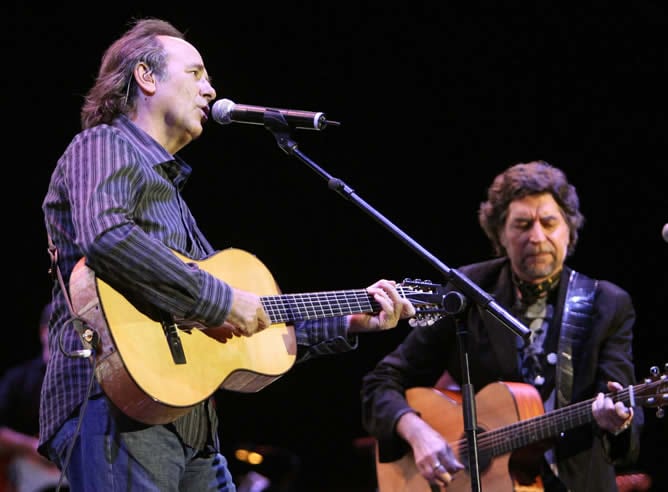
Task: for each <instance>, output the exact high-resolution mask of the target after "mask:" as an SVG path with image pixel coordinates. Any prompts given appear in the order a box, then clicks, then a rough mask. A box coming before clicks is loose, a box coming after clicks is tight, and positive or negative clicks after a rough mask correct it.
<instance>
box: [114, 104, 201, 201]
mask: <svg viewBox="0 0 668 492" xmlns="http://www.w3.org/2000/svg"><path fill="white" fill-rule="evenodd" d="M112 125H113V126H114V127H115V128H117V129H118V130H119V131H121V132H122V133H123V134H124V135H126V137H127V138H128V139H129V140H130V141H131V142H132V144H133V145H134V146H135V147H136V148H137V149H138V151H139V152H140V153H141V154H142V156H143V157H144V158H145V159H146V162H147V163H148V164H149V165H150V166H153V167H160V168H161V169H162V170H163V171H164V172H165V173H166V174H167V176H168V178H169V179H170V180H171V181H172V182H173V183H174V184H175V185H176V186H177V187H178V188H179V189H181V188H182V187H183V185H185V183H186V181H187V180H188V178H189V177H190V174H191V173H192V168H191V167H190V166H189V165H188V164H187V163H186V162H185V161H184V160H183V159H182V158H181V157H179V156H178V155H172V154H170V153H169V152H167V150H166V149H165V148H164V147H163V146H162V145H160V144H159V143H158V142H156V141H155V139H154V138H153V137H151V136H150V135H149V134H148V133H146V132H145V131H144V130H142V129H141V128H139V127H138V126H137V125H135V124H134V123H133V122H132V121H131V120H130V118H128V117H127V116H126V115H124V114H121V115H119V116H118V117H117V118H116V119H115V120H114V121H113V123H112Z"/></svg>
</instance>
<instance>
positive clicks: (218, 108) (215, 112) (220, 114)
mask: <svg viewBox="0 0 668 492" xmlns="http://www.w3.org/2000/svg"><path fill="white" fill-rule="evenodd" d="M233 109H234V102H233V101H230V100H229V99H219V100H218V101H216V102H215V103H213V107H212V108H211V116H213V119H214V121H215V122H216V123H220V124H221V125H227V124H228V123H232V116H231V115H232V110H233Z"/></svg>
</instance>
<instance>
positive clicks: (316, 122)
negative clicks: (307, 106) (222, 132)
mask: <svg viewBox="0 0 668 492" xmlns="http://www.w3.org/2000/svg"><path fill="white" fill-rule="evenodd" d="M271 111H273V112H278V113H280V114H281V115H283V118H285V121H287V122H288V124H289V125H290V126H292V127H293V128H302V129H304V130H324V129H325V128H326V127H327V126H328V125H329V126H339V125H340V124H341V123H339V122H338V121H328V120H327V118H326V117H325V113H316V112H312V111H299V110H296V109H276V108H264V107H262V106H249V105H247V104H236V103H234V102H233V101H230V100H229V99H220V100H218V101H216V102H215V103H214V104H213V107H212V108H211V115H212V116H213V119H214V120H215V121H216V122H217V123H220V124H221V125H227V124H229V123H232V122H236V123H248V124H251V125H264V117H265V114H266V113H267V112H271Z"/></svg>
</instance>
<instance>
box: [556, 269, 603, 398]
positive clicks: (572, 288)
mask: <svg viewBox="0 0 668 492" xmlns="http://www.w3.org/2000/svg"><path fill="white" fill-rule="evenodd" d="M597 286H598V280H594V279H592V278H589V277H587V276H586V275H583V274H582V273H578V272H576V271H575V270H573V271H572V272H571V275H570V278H569V279H568V290H567V292H566V299H565V302H564V313H563V319H562V322H561V336H560V337H559V347H558V351H557V353H558V354H559V358H558V362H557V372H556V389H557V406H558V407H565V406H566V405H569V404H570V402H571V397H572V395H573V354H574V353H580V349H581V346H582V343H583V342H584V340H585V338H586V337H587V335H588V333H589V329H590V327H591V325H592V319H593V309H594V298H595V296H596V288H597Z"/></svg>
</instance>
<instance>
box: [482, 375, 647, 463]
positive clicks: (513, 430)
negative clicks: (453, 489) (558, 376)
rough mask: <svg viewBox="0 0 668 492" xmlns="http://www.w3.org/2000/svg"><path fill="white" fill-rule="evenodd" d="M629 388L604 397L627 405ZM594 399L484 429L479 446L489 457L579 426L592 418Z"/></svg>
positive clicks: (628, 402)
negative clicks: (492, 428) (485, 430)
mask: <svg viewBox="0 0 668 492" xmlns="http://www.w3.org/2000/svg"><path fill="white" fill-rule="evenodd" d="M639 386H641V385H638V386H636V387H633V390H636V389H637V388H638V387H639ZM631 391H632V390H631V389H629V388H626V389H624V390H621V391H619V392H617V393H610V394H608V395H607V396H609V397H610V398H612V399H613V401H615V402H618V401H621V402H623V403H624V404H625V405H627V406H628V405H629V404H630V400H631ZM594 400H595V398H591V399H589V400H585V401H581V402H578V403H574V404H573V405H569V406H567V407H563V408H558V409H556V410H553V411H551V412H548V413H545V414H543V415H539V416H536V417H533V418H530V419H527V420H522V421H520V422H517V423H515V424H511V425H508V426H506V427H502V428H499V429H495V430H491V431H487V432H483V433H481V434H479V435H478V444H479V448H480V449H484V450H485V451H486V452H488V453H490V454H491V455H492V456H501V455H503V454H506V453H509V452H511V451H514V450H515V449H520V448H523V447H525V446H528V445H530V444H534V443H537V442H541V441H544V440H547V439H551V438H553V437H556V436H557V435H559V434H560V433H561V432H564V431H567V430H570V429H574V428H575V427H578V426H580V425H584V424H588V423H590V422H592V421H593V420H594V415H593V414H592V411H591V406H592V403H593V402H594Z"/></svg>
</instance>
